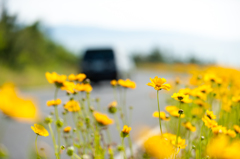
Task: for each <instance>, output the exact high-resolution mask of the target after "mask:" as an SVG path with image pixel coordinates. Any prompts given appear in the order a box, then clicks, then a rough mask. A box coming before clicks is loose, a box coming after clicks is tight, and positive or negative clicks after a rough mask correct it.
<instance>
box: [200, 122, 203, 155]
mask: <svg viewBox="0 0 240 159" xmlns="http://www.w3.org/2000/svg"><path fill="white" fill-rule="evenodd" d="M202 128H203V124H202V127H201V130H200V141H199V159H201V149H202V143H201V142H202V139H201V137H202Z"/></svg>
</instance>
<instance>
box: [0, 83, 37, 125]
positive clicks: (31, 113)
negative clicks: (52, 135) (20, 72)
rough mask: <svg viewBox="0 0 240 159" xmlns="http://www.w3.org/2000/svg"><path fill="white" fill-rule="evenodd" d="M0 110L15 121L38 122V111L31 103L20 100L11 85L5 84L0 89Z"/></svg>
mask: <svg viewBox="0 0 240 159" xmlns="http://www.w3.org/2000/svg"><path fill="white" fill-rule="evenodd" d="M0 110H1V112H2V113H3V114H5V115H7V116H8V117H10V118H12V119H15V120H16V121H21V122H36V121H38V120H39V113H38V109H37V107H36V106H35V104H34V103H33V101H32V100H30V99H23V98H20V97H19V96H18V95H17V92H16V90H15V88H14V85H13V84H11V83H5V84H4V85H3V86H2V87H1V88H0Z"/></svg>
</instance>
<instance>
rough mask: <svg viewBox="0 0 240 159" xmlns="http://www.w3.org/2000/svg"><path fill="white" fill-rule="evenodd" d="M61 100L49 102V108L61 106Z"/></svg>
mask: <svg viewBox="0 0 240 159" xmlns="http://www.w3.org/2000/svg"><path fill="white" fill-rule="evenodd" d="M61 102H62V101H61V99H56V100H49V101H47V106H48V107H50V106H57V105H59V104H61Z"/></svg>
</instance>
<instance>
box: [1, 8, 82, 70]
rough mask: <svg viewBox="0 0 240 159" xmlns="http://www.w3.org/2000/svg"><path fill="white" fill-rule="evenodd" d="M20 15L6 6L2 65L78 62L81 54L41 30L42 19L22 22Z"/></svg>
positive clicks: (73, 63) (19, 68)
mask: <svg viewBox="0 0 240 159" xmlns="http://www.w3.org/2000/svg"><path fill="white" fill-rule="evenodd" d="M16 19H17V17H16V16H10V15H8V13H7V11H6V9H4V10H3V11H2V13H1V17H0V65H1V66H5V67H8V68H11V69H14V70H24V69H25V68H26V67H29V66H37V67H39V68H40V67H50V66H53V67H54V66H62V67H64V66H66V65H71V66H73V65H75V64H76V63H77V61H78V60H77V58H76V57H75V56H74V55H73V54H71V53H70V52H69V51H67V50H66V49H65V48H64V47H62V46H61V45H58V44H56V43H55V42H53V41H52V40H51V39H50V38H48V37H47V36H46V34H45V33H44V32H43V31H41V30H40V23H39V22H35V23H34V24H32V25H30V26H19V25H18V24H17V22H16Z"/></svg>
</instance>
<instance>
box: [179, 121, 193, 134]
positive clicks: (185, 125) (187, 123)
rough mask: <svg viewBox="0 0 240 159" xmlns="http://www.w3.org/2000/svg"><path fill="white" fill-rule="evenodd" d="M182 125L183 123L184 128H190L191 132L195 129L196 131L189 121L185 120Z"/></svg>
mask: <svg viewBox="0 0 240 159" xmlns="http://www.w3.org/2000/svg"><path fill="white" fill-rule="evenodd" d="M182 125H183V126H184V127H185V128H186V129H188V130H190V131H192V132H195V131H196V127H195V126H193V125H192V124H191V123H190V122H189V121H188V122H185V123H182Z"/></svg>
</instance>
